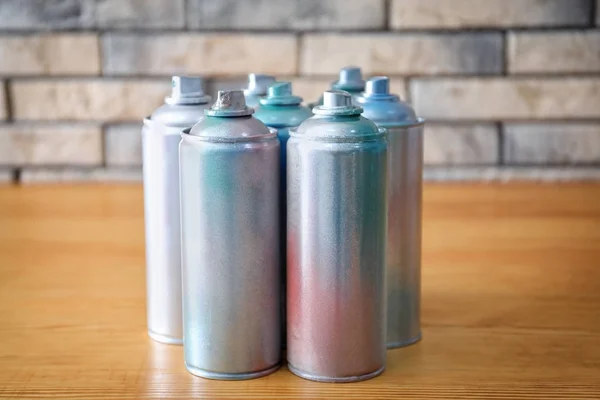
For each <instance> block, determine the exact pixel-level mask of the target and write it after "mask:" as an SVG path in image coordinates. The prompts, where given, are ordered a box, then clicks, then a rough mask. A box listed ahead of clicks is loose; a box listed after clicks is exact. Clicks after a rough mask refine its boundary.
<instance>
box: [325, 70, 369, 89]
mask: <svg viewBox="0 0 600 400" xmlns="http://www.w3.org/2000/svg"><path fill="white" fill-rule="evenodd" d="M332 86H333V88H334V89H339V90H363V89H364V88H365V81H364V80H363V78H362V72H361V70H360V68H359V67H345V68H342V69H341V70H340V75H339V78H338V81H337V82H334V83H333V85H332Z"/></svg>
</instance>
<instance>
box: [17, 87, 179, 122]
mask: <svg viewBox="0 0 600 400" xmlns="http://www.w3.org/2000/svg"><path fill="white" fill-rule="evenodd" d="M169 86H170V85H169V82H168V81H167V80H165V81H148V80H131V81H127V80H100V79H92V80H70V81H56V80H36V81H29V80H27V81H14V82H12V84H11V86H10V92H11V97H12V100H13V117H14V118H15V119H17V120H78V121H81V120H83V121H86V120H90V121H141V120H142V119H143V118H144V117H146V116H147V115H149V114H150V113H152V111H153V110H154V109H155V108H156V107H158V106H159V105H161V104H162V103H163V101H164V97H165V95H166V94H168V92H169V89H170V87H169Z"/></svg>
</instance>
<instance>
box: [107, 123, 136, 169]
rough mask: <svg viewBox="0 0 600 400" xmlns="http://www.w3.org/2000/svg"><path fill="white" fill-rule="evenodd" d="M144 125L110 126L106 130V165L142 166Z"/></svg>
mask: <svg viewBox="0 0 600 400" xmlns="http://www.w3.org/2000/svg"><path fill="white" fill-rule="evenodd" d="M141 130H142V124H122V125H110V126H107V127H106V128H105V129H104V154H105V160H106V165H107V166H109V167H111V166H117V167H122V166H141V165H142V135H141Z"/></svg>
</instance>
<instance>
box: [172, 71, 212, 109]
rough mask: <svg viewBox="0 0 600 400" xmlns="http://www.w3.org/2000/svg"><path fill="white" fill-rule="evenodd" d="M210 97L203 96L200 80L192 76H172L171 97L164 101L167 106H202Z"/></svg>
mask: <svg viewBox="0 0 600 400" xmlns="http://www.w3.org/2000/svg"><path fill="white" fill-rule="evenodd" d="M209 101H210V97H209V96H206V95H205V94H204V91H203V89H202V78H199V77H192V76H173V77H172V78H171V95H170V96H169V97H167V98H166V99H165V102H166V103H167V104H204V103H208V102H209Z"/></svg>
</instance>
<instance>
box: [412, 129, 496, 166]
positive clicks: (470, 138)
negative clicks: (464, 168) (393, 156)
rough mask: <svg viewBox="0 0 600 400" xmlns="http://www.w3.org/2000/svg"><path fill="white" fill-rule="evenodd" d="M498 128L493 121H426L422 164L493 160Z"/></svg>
mask: <svg viewBox="0 0 600 400" xmlns="http://www.w3.org/2000/svg"><path fill="white" fill-rule="evenodd" d="M498 146H499V144H498V129H497V128H496V126H495V125H493V124H481V125H440V124H425V131H424V157H423V158H424V162H425V164H431V165H434V164H438V165H460V164H496V163H497V162H498V155H499V149H498Z"/></svg>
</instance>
